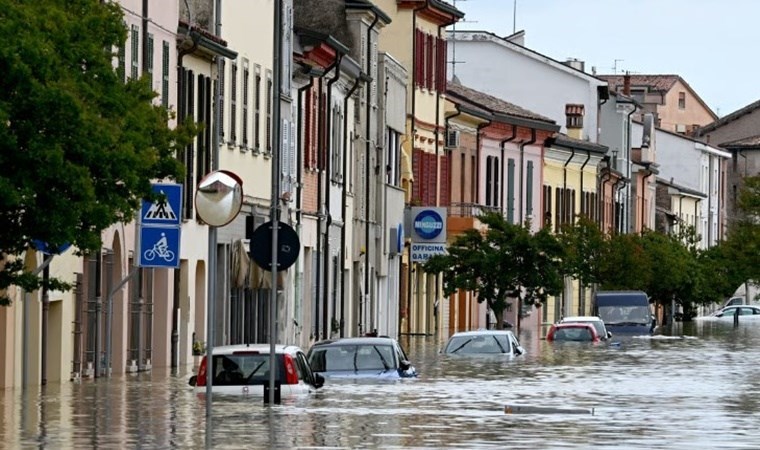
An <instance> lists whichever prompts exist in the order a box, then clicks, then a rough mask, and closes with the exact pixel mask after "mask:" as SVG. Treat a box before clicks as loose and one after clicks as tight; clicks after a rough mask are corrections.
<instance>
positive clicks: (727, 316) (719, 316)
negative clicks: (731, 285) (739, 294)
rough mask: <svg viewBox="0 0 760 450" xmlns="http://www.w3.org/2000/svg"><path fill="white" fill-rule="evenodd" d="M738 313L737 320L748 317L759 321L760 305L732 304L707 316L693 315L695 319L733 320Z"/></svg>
mask: <svg viewBox="0 0 760 450" xmlns="http://www.w3.org/2000/svg"><path fill="white" fill-rule="evenodd" d="M737 314H738V315H739V321H742V320H745V319H749V320H752V321H755V320H758V321H760V307H759V306H754V305H734V306H726V307H725V308H721V309H719V310H717V311H715V312H714V313H712V314H711V315H709V316H701V317H695V320H721V321H723V320H734V316H735V315H737Z"/></svg>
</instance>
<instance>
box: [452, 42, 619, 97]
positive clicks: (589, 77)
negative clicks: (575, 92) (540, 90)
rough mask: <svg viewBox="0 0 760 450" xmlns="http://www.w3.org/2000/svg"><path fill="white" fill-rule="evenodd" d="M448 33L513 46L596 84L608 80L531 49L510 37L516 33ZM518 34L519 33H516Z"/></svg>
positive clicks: (523, 52)
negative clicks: (506, 34) (502, 35)
mask: <svg viewBox="0 0 760 450" xmlns="http://www.w3.org/2000/svg"><path fill="white" fill-rule="evenodd" d="M446 33H447V35H448V36H449V39H448V40H451V41H455V40H462V41H464V40H468V41H486V40H491V41H492V42H495V43H498V44H501V45H503V46H504V47H508V48H511V49H513V50H515V51H517V52H519V53H522V54H524V55H526V56H528V57H530V58H532V59H535V60H536V61H539V62H542V63H547V64H549V65H550V66H552V67H554V68H555V69H559V70H562V71H564V72H566V73H569V74H573V75H575V76H577V77H580V78H583V79H585V80H586V81H590V82H592V83H594V84H596V85H605V84H606V83H607V82H606V80H603V79H601V78H599V77H598V76H595V75H591V74H588V73H586V72H584V71H582V70H580V69H576V68H575V67H572V66H570V65H568V64H565V63H563V62H560V61H557V60H556V59H554V58H552V57H550V56H546V55H544V54H542V53H539V52H537V51H535V50H533V49H530V48H528V47H525V46H522V45H520V44H518V43H516V42H514V41H513V40H511V39H510V38H514V36H515V35H510V36H507V37H501V36H498V35H497V34H495V33H493V32H491V31H483V30H447V31H446ZM515 34H517V33H515Z"/></svg>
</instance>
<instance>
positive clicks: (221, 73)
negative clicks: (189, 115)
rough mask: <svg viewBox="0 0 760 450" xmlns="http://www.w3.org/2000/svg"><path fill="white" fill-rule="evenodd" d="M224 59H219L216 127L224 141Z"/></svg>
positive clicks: (225, 65)
mask: <svg viewBox="0 0 760 450" xmlns="http://www.w3.org/2000/svg"><path fill="white" fill-rule="evenodd" d="M225 61H226V60H225V59H224V58H221V60H220V61H219V69H218V70H219V75H218V77H219V81H218V83H219V105H217V106H218V108H219V125H218V126H217V129H218V130H219V137H220V138H221V139H222V141H224V101H225V100H224V87H225V85H226V84H227V83H226V80H225V77H226V76H227V75H226V74H227V72H226V67H227V64H226V63H225Z"/></svg>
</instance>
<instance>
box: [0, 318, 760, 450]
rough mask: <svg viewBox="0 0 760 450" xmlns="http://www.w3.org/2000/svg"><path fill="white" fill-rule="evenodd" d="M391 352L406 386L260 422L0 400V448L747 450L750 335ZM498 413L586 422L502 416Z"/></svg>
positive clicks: (140, 392) (363, 387) (699, 328)
mask: <svg viewBox="0 0 760 450" xmlns="http://www.w3.org/2000/svg"><path fill="white" fill-rule="evenodd" d="M402 343H403V345H404V346H405V347H406V349H407V353H408V354H409V357H410V358H411V359H412V360H413V363H414V365H415V366H416V367H417V370H418V371H419V372H420V378H418V379H415V380H402V381H395V382H384V383H380V384H367V383H362V384H353V383H343V384H328V385H326V386H325V387H324V388H322V389H320V390H319V391H318V392H317V393H316V394H314V395H313V396H311V397H308V398H305V399H301V400H298V401H295V402H291V401H284V403H283V404H282V405H278V406H275V407H274V408H268V407H266V406H264V405H263V404H262V403H260V402H259V401H257V400H251V399H250V398H235V397H226V398H225V397H221V396H215V397H214V402H213V414H212V419H211V423H210V424H207V422H206V418H205V400H204V398H203V397H202V396H198V395H196V394H195V393H193V391H192V389H191V388H190V387H189V386H188V385H187V378H188V376H189V373H183V374H181V375H179V376H172V375H171V374H169V373H165V372H161V371H157V370H154V372H153V373H144V374H139V375H133V376H124V377H113V378H111V379H98V380H96V381H84V382H82V383H63V384H60V385H55V384H54V385H49V386H47V387H46V388H45V389H44V390H43V391H42V392H40V391H39V390H38V389H27V390H24V391H21V390H15V391H14V390H7V391H5V392H2V391H0V413H1V414H0V447H3V448H31V447H39V448H98V447H100V448H212V447H213V448H405V449H406V448H462V449H473V448H515V449H516V448H523V449H545V448H552V449H554V448H563V449H564V448H583V449H586V448H592V447H593V448H595V449H612V448H615V449H618V448H624V449H655V448H663V449H695V448H710V449H734V448H737V449H738V448H758V446H760V441H758V436H757V427H758V424H760V372H758V368H759V367H760V321H758V322H754V323H751V322H747V323H743V324H740V325H739V327H737V328H735V327H734V326H733V324H732V323H731V322H728V323H715V322H702V323H694V324H684V325H681V324H676V325H675V326H674V328H672V329H668V330H664V333H663V335H660V336H654V337H653V338H648V337H645V338H633V339H622V338H621V339H617V337H613V342H612V343H611V344H608V343H604V344H601V345H595V346H591V345H585V344H576V345H553V344H551V343H547V342H545V341H541V342H538V343H537V344H534V345H527V344H526V342H524V341H523V345H524V346H526V347H527V348H529V349H532V350H531V352H530V353H529V354H527V355H525V356H523V357H519V358H517V359H515V360H512V361H508V360H502V359H492V358H475V359H472V358H469V359H468V358H462V357H457V358H445V357H443V356H441V355H439V354H438V351H439V349H440V347H441V342H440V341H438V340H436V339H434V338H430V337H409V338H404V339H403V340H402ZM188 372H189V371H188ZM505 405H513V406H538V407H546V408H576V409H581V410H586V411H587V412H586V413H576V414H570V413H567V412H565V413H556V412H555V413H541V414H505V411H504V408H505ZM209 430H211V431H209Z"/></svg>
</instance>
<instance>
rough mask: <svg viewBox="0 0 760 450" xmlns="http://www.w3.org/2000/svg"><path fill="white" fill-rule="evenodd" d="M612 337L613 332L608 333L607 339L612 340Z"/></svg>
mask: <svg viewBox="0 0 760 450" xmlns="http://www.w3.org/2000/svg"><path fill="white" fill-rule="evenodd" d="M611 337H612V331H608V332H607V339H610V338H611Z"/></svg>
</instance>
